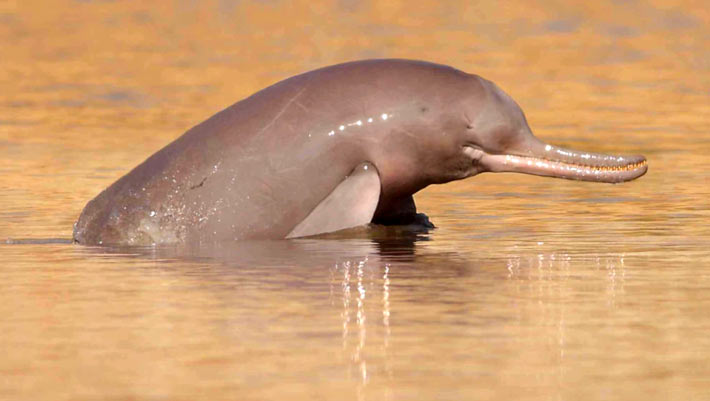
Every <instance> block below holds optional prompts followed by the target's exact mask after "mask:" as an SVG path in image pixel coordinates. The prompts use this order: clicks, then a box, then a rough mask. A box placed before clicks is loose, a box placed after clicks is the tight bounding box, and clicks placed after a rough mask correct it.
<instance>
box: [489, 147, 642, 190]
mask: <svg viewBox="0 0 710 401" xmlns="http://www.w3.org/2000/svg"><path fill="white" fill-rule="evenodd" d="M479 162H480V163H481V164H482V165H483V166H484V167H485V168H486V170H488V171H492V172H516V173H525V174H533V175H541V176H546V177H556V178H566V179H569V180H580V181H595V182H608V183H619V182H624V181H631V180H633V179H636V178H638V177H641V176H642V175H644V174H645V173H646V170H647V169H648V165H647V162H646V158H645V157H643V156H613V155H604V154H599V153H583V152H578V151H573V150H567V149H563V148H557V147H554V146H550V145H545V147H544V155H543V156H536V155H525V156H522V155H512V154H490V153H486V152H485V151H484V152H483V155H482V156H481V158H480V161H479Z"/></svg>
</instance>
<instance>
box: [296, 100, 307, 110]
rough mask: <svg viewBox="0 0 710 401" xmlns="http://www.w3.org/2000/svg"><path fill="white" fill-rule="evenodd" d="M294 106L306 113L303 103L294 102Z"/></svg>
mask: <svg viewBox="0 0 710 401" xmlns="http://www.w3.org/2000/svg"><path fill="white" fill-rule="evenodd" d="M294 104H295V105H296V106H298V107H300V108H301V109H303V111H308V107H306V106H304V105H303V103H301V102H298V101H296V102H295V103H294Z"/></svg>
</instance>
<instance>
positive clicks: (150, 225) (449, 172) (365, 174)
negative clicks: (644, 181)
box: [74, 60, 647, 245]
mask: <svg viewBox="0 0 710 401" xmlns="http://www.w3.org/2000/svg"><path fill="white" fill-rule="evenodd" d="M646 169H647V166H646V159H645V158H644V157H643V156H610V155H603V154H595V153H587V152H580V151H575V150H567V149H562V148H558V147H555V146H551V145H547V144H545V143H543V142H541V141H540V140H538V139H537V138H535V137H534V136H533V134H532V133H531V131H530V128H529V127H528V124H527V122H526V120H525V116H524V115H523V112H522V110H521V109H520V108H519V107H518V105H517V104H516V103H515V102H514V101H513V99H511V98H510V97H509V96H508V95H506V94H505V93H504V92H503V91H502V90H501V89H499V88H498V87H497V86H496V85H495V84H493V83H492V82H490V81H487V80H485V79H483V78H481V77H479V76H476V75H471V74H467V73H465V72H462V71H458V70H456V69H454V68H451V67H446V66H443V65H437V64H432V63H427V62H421V61H409V60H366V61H357V62H351V63H346V64H340V65H335V66H331V67H326V68H322V69H319V70H315V71H311V72H308V73H305V74H302V75H298V76H295V77H292V78H289V79H287V80H284V81H281V82H279V83H277V84H275V85H273V86H270V87H268V88H266V89H264V90H262V91H259V92H257V93H255V94H254V95H252V96H250V97H248V98H246V99H244V100H242V101H240V102H237V103H236V104H234V105H232V106H230V107H229V108H227V109H225V110H223V111H221V112H219V113H217V114H216V115H214V116H212V117H211V118H209V119H208V120H207V121H205V122H203V123H201V124H199V125H197V126H196V127H194V128H192V129H190V130H189V131H187V132H186V133H185V134H184V135H182V136H181V137H180V138H178V139H177V140H175V141H174V142H172V143H171V144H169V145H168V146H166V147H165V148H163V149H162V150H160V151H158V152H157V153H155V154H154V155H153V156H151V157H149V158H148V159H147V160H146V161H145V162H143V163H142V164H141V165H139V166H138V167H136V168H135V169H133V170H132V171H131V172H130V173H128V174H127V175H125V176H124V177H122V178H121V179H119V180H118V181H116V182H115V183H114V184H113V185H111V186H110V187H109V188H108V189H106V190H105V191H103V192H102V193H101V194H99V195H98V196H97V197H96V198H95V199H93V200H92V201H90V202H89V203H88V205H86V208H85V209H84V211H83V212H82V213H81V216H80V217H79V221H78V222H77V223H76V225H75V229H74V239H75V241H77V242H79V243H82V244H95V245H97V244H106V245H108V244H125V245H146V244H147V245H150V244H169V243H184V242H202V243H204V242H222V241H231V240H244V239H278V238H290V237H299V236H306V235H312V234H318V233H323V232H329V231H335V230H339V229H343V228H348V227H353V226H357V225H362V224H367V223H369V222H371V221H374V222H383V223H407V222H411V221H412V220H413V219H414V218H415V215H416V209H415V206H414V201H413V200H412V194H414V193H415V192H417V191H419V190H420V189H422V188H424V187H426V186H427V185H430V184H441V183H445V182H449V181H453V180H460V179H463V178H467V177H471V176H473V175H476V174H478V173H482V172H487V171H490V172H505V171H512V172H520V173H527V174H535V175H544V176H549V177H560V178H568V179H575V180H585V181H599V182H612V183H616V182H622V181H628V180H632V179H635V178H638V177H640V176H641V175H643V174H644V173H645V172H646Z"/></svg>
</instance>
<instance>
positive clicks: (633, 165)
mask: <svg viewBox="0 0 710 401" xmlns="http://www.w3.org/2000/svg"><path fill="white" fill-rule="evenodd" d="M487 155H490V156H493V155H495V154H491V153H487ZM496 156H505V158H506V161H508V162H509V163H523V164H527V165H531V164H535V165H536V166H538V167H552V166H555V165H559V166H564V167H565V168H567V169H571V170H575V169H577V170H581V169H587V170H594V171H599V172H605V171H630V170H636V169H638V168H641V167H645V166H647V164H648V162H647V161H646V160H645V159H644V160H642V161H639V162H630V163H627V164H621V165H616V166H604V165H596V164H583V163H569V162H565V161H561V160H554V159H547V158H542V157H534V156H521V155H515V154H500V155H496Z"/></svg>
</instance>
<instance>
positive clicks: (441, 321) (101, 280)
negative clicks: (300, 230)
mask: <svg viewBox="0 0 710 401" xmlns="http://www.w3.org/2000/svg"><path fill="white" fill-rule="evenodd" d="M577 3H578V4H572V3H571V2H568V1H554V0H550V1H544V2H529V1H504V2H503V1H500V2H498V1H488V2H480V3H479V2H476V1H424V2H421V1H417V2H412V1H403V0H402V1H397V0H392V1H359V0H337V1H318V0H316V1H310V2H305V1H295V2H294V1H279V0H262V1H229V0H221V1H191V0H173V1H143V2H140V1H89V0H84V1H69V0H51V1H49V0H45V1H36V0H0V239H2V242H3V243H4V242H6V241H5V239H10V238H11V239H43V240H44V239H53V238H54V239H56V238H59V239H68V238H70V237H71V230H72V224H73V223H74V221H75V220H76V218H77V216H78V214H79V212H80V211H81V209H82V208H83V206H84V205H85V203H86V202H87V201H88V200H89V199H91V198H92V197H94V196H95V195H96V194H97V193H98V192H99V191H101V190H102V189H103V188H105V187H106V186H108V185H109V184H111V183H112V182H113V181H114V180H116V179H117V178H118V177H120V176H121V175H122V174H125V173H126V172H127V171H128V170H130V169H131V168H132V167H134V166H135V165H137V164H138V163H140V162H141V161H143V160H144V159H145V158H146V157H148V156H149V155H150V154H152V153H153V152H155V151H156V150H158V149H160V148H161V147H162V146H164V145H165V144H167V143H168V142H169V141H171V140H172V139H173V138H175V137H177V136H178V135H179V134H181V133H182V132H184V131H185V130H186V129H187V128H189V127H190V126H192V125H194V124H196V123H198V122H200V121H202V120H204V119H206V118H207V117H209V116H210V115H211V114H213V113H215V112H216V111H218V110H220V109H222V108H224V107H226V106H228V105H230V104H231V103H233V102H235V101H236V100H239V99H241V98H243V97H245V96H247V95H249V94H251V93H253V92H254V91H257V90H259V89H261V88H263V87H265V86H267V85H269V84H271V83H274V82H276V81H278V80H280V79H283V78H286V77H289V76H291V75H294V74H297V73H299V72H303V71H307V70H310V69H313V68H316V67H320V66H325V65H329V64H334V63H337V62H342V61H346V60H353V59H361V58H373V57H403V58H414V59H424V60H430V61H435V62H439V63H443V64H449V65H453V66H455V67H458V68H460V69H463V70H466V71H468V72H474V73H478V74H480V75H482V76H484V77H486V78H488V79H491V80H493V81H495V82H497V83H498V84H499V85H500V86H501V87H502V88H504V89H505V90H506V91H507V92H508V93H510V94H511V96H513V98H515V99H516V100H517V101H518V102H519V103H520V105H521V106H522V108H523V109H524V110H525V111H526V113H527V116H528V120H529V122H530V124H531V127H532V129H533V131H535V132H536V134H537V136H538V137H540V138H542V139H544V140H546V141H549V142H550V143H553V144H558V145H563V146H569V147H575V148H581V149H584V150H589V151H601V152H609V153H632V154H633V153H642V154H645V155H646V156H647V158H648V160H649V172H648V174H647V175H646V176H644V177H642V178H641V179H639V180H638V181H634V182H630V183H626V184H623V185H603V184H593V183H583V182H573V181H565V180H553V179H548V178H540V177H533V176H523V175H515V174H499V175H495V174H484V175H481V176H478V177H475V178H472V179H469V180H466V181H461V182H456V183H451V184H447V185H441V186H434V187H430V188H427V189H426V190H424V191H423V192H421V193H420V194H418V195H417V197H416V199H417V202H418V206H419V208H420V209H421V210H422V211H424V212H426V213H427V214H428V215H429V217H430V218H431V219H432V220H433V221H434V223H435V224H437V226H438V227H439V228H438V229H436V230H434V231H431V232H429V233H420V234H415V233H411V232H409V233H407V232H405V233H398V232H395V231H388V230H382V231H378V230H372V232H370V233H366V234H365V235H362V234H360V235H354V236H353V237H352V238H348V237H344V238H340V237H336V238H329V239H308V240H293V241H272V242H257V243H238V244H233V245H232V244H229V245H225V246H223V247H221V248H219V249H213V250H210V252H206V253H204V254H191V253H185V254H177V253H175V252H170V251H169V250H164V249H123V250H117V249H113V250H105V249H97V248H88V247H82V246H78V245H70V244H66V243H56V242H57V241H39V242H40V243H34V244H33V243H27V242H28V241H24V242H25V243H22V244H9V243H8V244H2V245H0V399H1V400H94V399H95V400H98V399H101V400H104V399H111V400H195V399H206V400H228V399H229V400H314V399H315V400H319V399H320V400H350V399H353V400H430V399H437V400H464V399H482V400H486V399H488V400H636V399H639V400H707V399H710V173H709V168H710V49H709V48H710V33H709V29H708V26H710V13H709V10H710V7H708V4H707V1H692V0H691V1H686V2H682V3H680V2H679V3H673V2H669V1H651V2H645V1H641V0H635V1H634V0H629V1H621V0H617V1H602V2H577ZM10 242H12V241H10ZM43 242H49V243H43Z"/></svg>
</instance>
